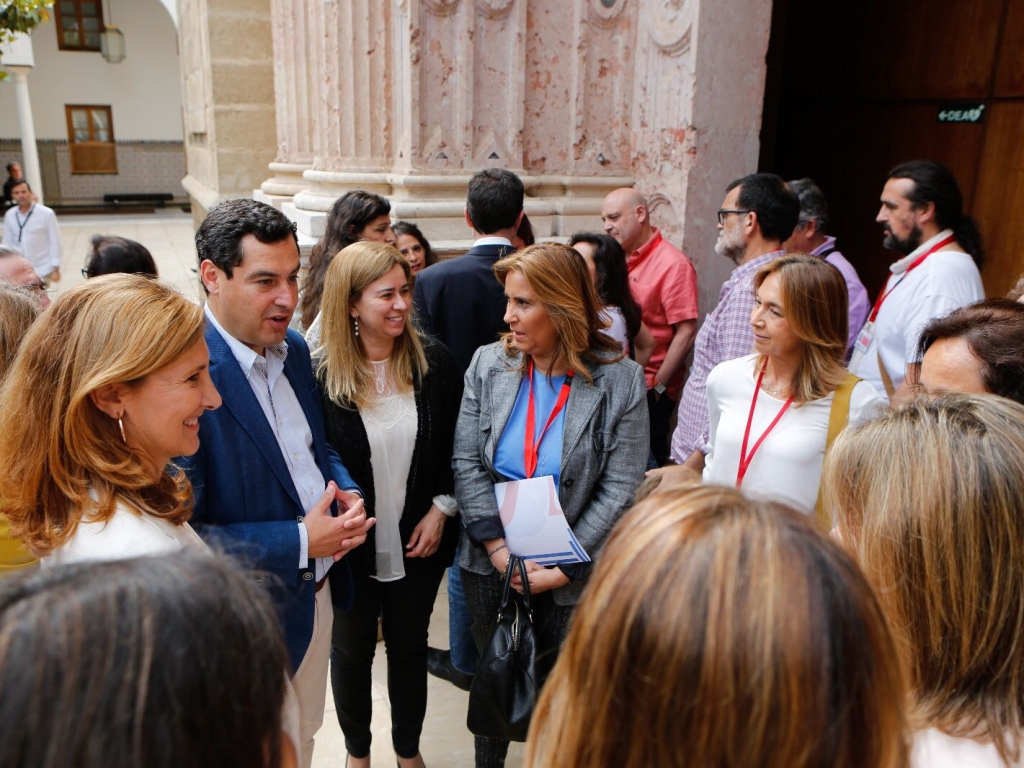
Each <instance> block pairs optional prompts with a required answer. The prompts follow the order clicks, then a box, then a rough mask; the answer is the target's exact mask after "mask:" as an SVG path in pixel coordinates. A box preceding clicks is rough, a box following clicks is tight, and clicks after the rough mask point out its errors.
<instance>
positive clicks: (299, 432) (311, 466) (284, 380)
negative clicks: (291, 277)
mask: <svg viewBox="0 0 1024 768" xmlns="http://www.w3.org/2000/svg"><path fill="white" fill-rule="evenodd" d="M206 317H207V318H209V320H210V323H211V324H212V325H213V327H214V328H216V329H217V332H218V333H219V334H220V335H221V337H222V338H223V339H224V342H225V343H226V344H227V345H228V348H229V349H230V350H231V354H232V355H234V357H235V360H237V361H238V365H239V366H240V367H241V369H242V373H244V374H245V378H246V380H247V381H248V382H249V386H250V387H252V391H253V394H254V395H256V400H257V401H258V402H259V404H260V408H262V409H263V415H264V416H266V417H267V423H268V424H270V428H271V429H272V430H273V432H274V437H276V438H277V446H278V448H280V450H281V456H282V457H283V458H284V461H285V464H286V465H287V466H288V474H289V475H290V476H291V478H292V483H294V485H295V490H296V491H297V492H298V494H299V501H300V502H301V503H302V509H303V510H304V511H305V512H307V513H308V512H309V510H310V509H312V508H313V506H314V505H315V504H316V503H317V502H318V501H319V500H320V497H321V496H323V493H324V488H326V487H327V484H326V482H325V481H324V474H323V472H321V471H320V467H318V466H317V463H316V457H315V455H314V453H313V433H312V431H311V430H310V428H309V422H308V421H306V413H305V411H303V410H302V405H301V404H300V403H299V399H298V398H297V397H296V396H295V390H293V389H292V385H291V383H290V382H289V381H288V377H287V376H284V375H282V374H284V361H285V358H286V357H287V356H288V344H287V342H284V341H282V342H281V343H280V344H278V345H276V346H273V347H267V348H266V349H265V350H264V352H265V354H266V357H262V356H260V355H257V354H256V353H255V352H254V351H253V350H251V349H250V348H249V347H247V346H246V345H245V344H243V343H242V342H240V341H239V340H238V339H236V338H234V337H233V336H232V335H231V334H229V333H228V332H227V331H225V330H224V328H223V327H221V324H220V323H218V322H217V318H216V317H214V316H213V312H211V311H210V305H209V304H207V305H206ZM257 363H260V364H263V365H266V371H267V378H266V380H264V379H263V378H262V377H261V376H260V375H259V373H258V372H257V370H256V364H257ZM333 563H334V560H333V558H330V557H320V558H317V561H316V567H315V570H316V580H317V581H320V579H322V578H323V577H324V576H325V575H326V574H327V571H328V570H330V567H331V565H332V564H333ZM308 566H309V532H308V531H307V530H306V526H305V525H304V524H303V523H302V522H299V563H298V567H299V568H300V569H301V568H307V567H308Z"/></svg>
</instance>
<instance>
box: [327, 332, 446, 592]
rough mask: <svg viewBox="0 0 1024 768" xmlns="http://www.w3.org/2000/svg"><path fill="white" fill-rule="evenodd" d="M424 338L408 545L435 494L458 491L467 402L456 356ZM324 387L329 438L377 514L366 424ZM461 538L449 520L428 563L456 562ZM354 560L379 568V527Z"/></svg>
mask: <svg viewBox="0 0 1024 768" xmlns="http://www.w3.org/2000/svg"><path fill="white" fill-rule="evenodd" d="M421 338H422V339H423V347H424V351H425V352H426V356H427V364H428V366H429V370H428V371H427V375H426V376H425V377H424V378H423V380H422V381H417V382H415V396H416V420H417V424H416V445H415V447H414V448H413V452H412V464H411V466H410V467H409V480H408V483H407V484H406V487H405V507H404V508H403V510H402V520H401V522H400V523H399V526H398V527H399V531H400V532H401V536H402V544H403V547H404V545H405V543H406V542H408V541H409V538H410V537H411V536H412V532H413V529H415V528H416V525H417V524H418V523H419V522H420V520H422V519H423V517H424V515H426V514H427V512H428V511H429V510H430V507H431V505H432V504H433V503H434V497H435V496H439V495H441V494H452V493H453V492H454V489H455V480H454V475H453V474H452V449H453V445H454V442H455V422H456V420H457V419H458V417H459V407H460V405H461V403H462V378H461V377H460V376H459V373H458V370H457V368H456V366H455V359H454V358H453V357H452V354H451V353H450V352H449V351H448V350H447V349H446V348H445V347H444V345H442V344H441V343H440V342H438V341H435V340H434V339H431V338H429V337H421ZM320 391H321V392H322V393H323V395H322V398H323V411H324V421H325V422H326V426H327V441H328V442H329V443H330V444H331V445H332V446H333V447H334V449H335V450H336V451H337V452H338V454H339V455H340V456H341V460H342V463H344V465H345V468H346V469H348V471H349V474H350V475H352V479H353V480H354V481H355V482H356V483H357V484H358V485H359V487H360V488H362V489H363V493H364V494H365V500H366V511H367V514H368V515H369V516H371V517H372V516H373V510H374V508H375V505H376V491H375V489H374V484H373V466H372V464H371V463H370V441H369V438H368V437H367V436H366V427H365V426H364V425H363V420H362V418H361V417H360V415H359V411H358V410H356V409H355V408H351V407H346V406H342V405H339V404H337V403H335V402H334V401H333V400H331V399H330V398H329V397H328V396H327V394H326V389H325V387H324V386H323V381H321V382H320ZM457 542H458V522H457V520H456V519H455V518H449V519H448V520H447V521H446V523H445V527H444V535H443V537H442V539H441V544H440V546H439V547H438V549H437V552H435V553H434V554H433V555H431V556H430V557H428V558H424V561H425V562H429V561H435V562H439V563H440V564H443V565H444V566H446V567H447V566H449V565H451V564H452V561H453V560H454V557H455V545H456V543H457ZM348 560H349V563H350V564H351V566H352V568H353V569H354V570H356V571H358V572H360V573H368V574H375V573H376V572H377V554H376V547H375V542H374V529H373V528H371V529H370V533H369V534H368V535H367V537H366V543H365V544H364V545H363V546H362V547H360V548H359V549H358V550H356V552H354V553H353V554H352V555H349V558H348Z"/></svg>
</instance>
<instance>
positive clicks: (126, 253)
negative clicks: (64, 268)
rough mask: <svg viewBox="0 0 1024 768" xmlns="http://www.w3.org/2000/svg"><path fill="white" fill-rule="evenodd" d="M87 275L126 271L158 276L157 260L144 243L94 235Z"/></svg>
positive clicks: (93, 275) (88, 259) (87, 262)
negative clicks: (154, 259)
mask: <svg viewBox="0 0 1024 768" xmlns="http://www.w3.org/2000/svg"><path fill="white" fill-rule="evenodd" d="M84 271H85V275H86V277H99V276H100V275H112V274H115V273H117V272H125V273H127V274H129V275H148V276H149V277H156V276H157V272H156V262H155V261H153V255H152V254H151V253H150V252H149V249H148V248H146V246H144V245H143V244H142V243H137V242H135V241H134V240H128V239H127V238H124V237H116V236H113V235H94V236H93V238H92V249H91V250H90V252H89V256H88V257H87V258H86V263H85V270H84Z"/></svg>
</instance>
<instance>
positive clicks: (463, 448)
mask: <svg viewBox="0 0 1024 768" xmlns="http://www.w3.org/2000/svg"><path fill="white" fill-rule="evenodd" d="M494 273H495V275H497V277H498V280H499V281H500V282H501V283H502V284H503V285H504V286H505V295H506V296H507V297H508V305H507V309H506V311H505V322H507V323H508V324H509V332H508V333H507V334H505V335H504V337H503V338H502V340H501V341H499V342H497V343H495V344H490V345H488V346H485V347H481V348H480V349H478V350H477V352H476V354H475V355H474V356H473V361H472V363H471V364H470V366H469V370H468V371H467V373H466V381H465V385H466V391H465V394H464V395H463V399H462V410H461V412H460V414H459V423H458V428H457V431H456V435H455V457H454V460H453V464H454V469H455V496H456V499H457V500H458V503H459V512H460V514H461V515H462V519H463V523H464V526H463V529H462V540H461V544H460V547H459V565H460V566H461V568H462V577H463V586H464V587H465V591H466V599H467V603H468V605H469V609H470V613H471V614H472V617H473V639H474V641H475V642H476V645H477V647H478V648H480V649H481V651H482V649H483V647H484V645H485V643H486V642H487V636H488V633H489V631H490V628H491V627H492V626H493V623H494V620H495V618H496V616H497V613H498V606H499V604H500V602H501V593H502V588H503V586H504V577H505V572H506V570H507V569H508V566H509V562H510V552H509V551H508V545H507V544H506V542H505V529H504V526H503V525H502V519H501V516H500V514H499V511H498V504H497V500H496V497H495V490H494V486H495V484H496V483H502V482H505V481H509V480H523V479H525V478H530V477H537V478H542V477H544V476H551V479H552V482H553V484H554V488H555V489H556V490H557V494H558V501H559V503H560V505H561V508H562V511H563V513H564V515H565V519H566V521H567V522H568V524H569V526H570V528H571V529H572V532H573V533H574V534H575V536H576V539H577V540H578V541H579V543H580V545H581V546H582V547H583V549H584V550H585V551H586V552H587V553H588V554H589V556H590V557H591V559H597V558H598V557H599V556H600V552H601V548H602V546H603V545H604V541H605V538H606V537H607V536H608V533H609V531H611V529H612V526H613V525H615V522H616V521H617V520H618V519H619V517H620V516H621V515H622V513H623V512H624V511H625V510H626V508H627V507H628V506H629V505H630V504H631V503H632V499H633V494H634V493H635V492H636V489H637V487H638V486H639V485H640V482H641V480H643V473H644V466H645V464H646V459H647V451H648V446H649V436H648V430H649V427H648V419H647V408H646V402H647V390H646V387H645V386H644V377H643V369H642V368H641V367H640V366H639V365H637V364H636V363H635V362H633V361H632V360H628V359H626V358H624V357H623V355H622V349H621V347H620V346H619V344H618V342H616V341H615V340H614V339H612V338H610V337H609V336H607V335H605V333H604V331H605V329H606V328H607V327H608V325H607V321H605V320H602V319H601V318H600V310H601V306H600V303H599V302H598V300H597V296H596V294H595V292H594V286H593V283H592V281H591V279H590V275H589V274H588V273H587V268H586V264H585V262H584V261H583V258H582V257H581V256H580V255H579V254H578V253H577V252H576V251H574V250H572V249H571V248H567V247H566V246H564V245H557V244H554V243H542V244H539V245H533V246H529V247H527V248H524V249H523V250H521V251H518V252H516V253H514V254H512V255H511V256H507V257H505V258H503V259H501V260H500V261H498V262H497V263H496V264H495V265H494ZM528 425H530V426H528ZM528 430H529V431H528ZM590 567H591V563H578V562H574V563H562V564H558V565H554V566H551V567H544V566H542V565H539V564H537V563H535V562H533V561H527V570H528V573H527V580H528V582H529V589H530V593H531V595H532V597H531V604H532V608H533V620H534V626H535V627H536V642H537V649H536V650H537V661H538V673H539V675H540V676H541V678H543V676H544V672H545V670H546V669H550V666H551V664H553V663H554V658H555V656H556V654H557V653H558V648H559V647H560V646H561V644H562V641H563V640H564V639H565V634H566V630H567V628H568V625H569V620H570V618H571V616H572V613H573V610H574V609H575V605H576V603H577V601H578V600H579V597H580V593H581V591H582V589H583V583H584V581H585V580H586V578H587V576H588V574H589V572H590ZM513 586H514V587H517V588H519V589H522V585H521V583H520V581H519V576H518V575H516V576H515V578H514V579H513ZM507 750H508V742H507V741H501V740H498V739H493V738H487V737H483V736H477V737H476V765H477V766H478V768H486V766H501V765H503V764H504V759H505V753H506V752H507Z"/></svg>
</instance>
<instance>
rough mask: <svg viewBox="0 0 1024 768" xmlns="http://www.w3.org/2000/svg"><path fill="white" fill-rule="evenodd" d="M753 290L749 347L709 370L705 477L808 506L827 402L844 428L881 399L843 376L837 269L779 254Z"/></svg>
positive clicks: (843, 299)
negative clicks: (743, 353) (838, 414)
mask: <svg viewBox="0 0 1024 768" xmlns="http://www.w3.org/2000/svg"><path fill="white" fill-rule="evenodd" d="M754 294H755V299H754V310H753V312H752V313H751V315H750V325H751V327H752V328H753V330H754V349H755V353H754V354H752V355H748V356H747V357H741V358H737V359H736V360H730V361H727V362H724V363H721V364H720V365H717V366H716V367H715V368H714V369H712V371H711V373H710V374H709V375H708V381H707V393H708V415H709V417H710V439H709V446H710V450H709V452H708V454H707V459H706V462H705V465H704V481H705V482H708V483H717V484H719V485H734V486H736V487H741V488H743V490H745V491H748V492H754V493H762V494H765V495H766V496H768V497H769V498H772V499H775V500H777V501H782V502H784V503H786V504H789V505H791V506H793V507H795V508H796V509H799V510H801V511H803V512H811V511H812V510H814V508H815V505H816V501H817V498H818V485H819V480H820V478H821V462H822V460H823V459H824V456H825V449H826V445H827V441H828V435H829V428H830V421H831V419H832V416H833V408H835V407H838V408H844V409H845V411H846V412H845V413H844V414H841V415H842V418H841V419H840V421H841V426H845V425H846V424H847V423H856V422H857V421H858V420H860V419H862V418H864V417H866V416H867V415H869V414H871V413H873V412H874V409H875V408H877V407H878V406H880V404H881V400H880V398H879V397H878V393H876V392H875V390H874V389H873V388H872V387H871V385H870V384H868V383H867V382H863V381H860V380H859V379H854V378H852V377H850V378H847V371H846V367H845V362H844V356H845V354H846V324H847V312H846V303H847V290H846V282H845V281H844V279H843V276H842V274H841V273H840V272H839V270H837V269H836V268H835V267H833V266H832V265H831V264H829V263H827V262H825V261H823V260H822V259H819V258H817V257H815V256H805V255H802V254H793V255H789V256H783V257H781V258H778V259H775V260H773V261H771V262H769V263H768V264H766V265H765V266H764V267H762V268H761V269H760V270H759V271H758V273H757V274H756V275H755V277H754ZM840 393H843V394H844V397H840ZM823 522H824V521H823ZM828 527H831V525H828Z"/></svg>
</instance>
